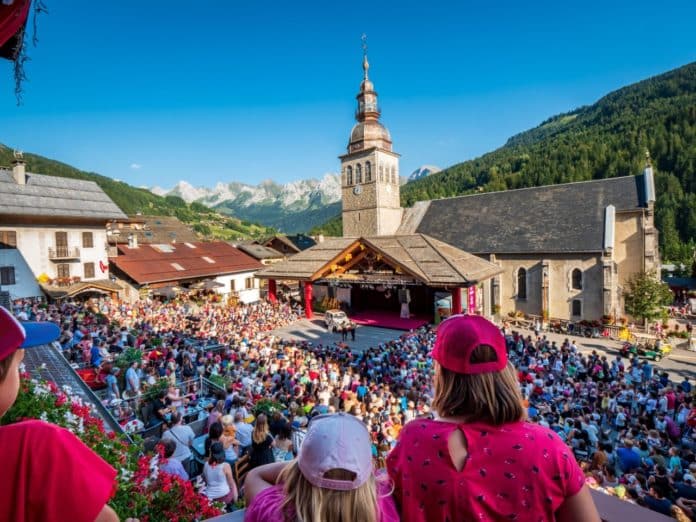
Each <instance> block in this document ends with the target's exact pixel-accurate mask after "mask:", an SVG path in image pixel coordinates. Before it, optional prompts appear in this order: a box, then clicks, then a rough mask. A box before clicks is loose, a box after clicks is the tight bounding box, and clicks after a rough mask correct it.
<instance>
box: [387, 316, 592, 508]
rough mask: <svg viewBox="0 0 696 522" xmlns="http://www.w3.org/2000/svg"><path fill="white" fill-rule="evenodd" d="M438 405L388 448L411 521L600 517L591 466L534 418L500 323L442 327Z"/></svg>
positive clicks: (436, 354) (459, 321)
mask: <svg viewBox="0 0 696 522" xmlns="http://www.w3.org/2000/svg"><path fill="white" fill-rule="evenodd" d="M432 356H433V359H434V361H435V362H434V366H435V377H434V387H435V394H434V399H433V409H434V410H435V411H436V412H437V414H438V415H439V418H438V419H437V420H428V419H415V420H413V421H411V422H409V423H408V424H406V426H404V428H403V429H402V430H401V434H400V436H399V442H398V444H397V445H396V447H395V448H394V449H393V450H392V452H391V453H390V455H389V456H388V457H387V469H388V471H389V475H390V477H391V478H392V480H393V481H394V487H395V490H394V496H395V497H396V502H397V505H398V506H399V508H400V512H401V520H402V521H405V522H430V521H434V520H438V521H443V522H444V521H451V522H454V521H457V520H475V521H482V520H484V521H485V520H489V521H494V520H514V521H518V522H521V521H530V522H545V521H552V520H559V521H583V522H584V521H587V522H599V520H600V519H599V515H598V514H597V510H596V508H595V506H594V503H593V501H592V498H591V496H590V493H589V490H588V489H587V486H585V485H584V476H583V473H582V470H581V469H580V467H579V466H578V464H577V462H576V461H575V457H574V456H573V453H572V451H571V450H570V449H569V448H568V447H567V446H566V445H565V444H564V443H563V441H561V439H560V438H559V437H558V436H557V435H556V434H555V433H554V432H553V431H551V430H549V429H546V428H544V427H542V426H538V425H535V424H529V423H527V422H525V417H526V415H525V411H524V408H523V406H522V397H521V395H520V392H519V386H518V384H517V379H516V376H515V371H514V369H513V367H512V366H511V365H509V364H508V362H507V351H506V346H505V339H504V338H503V336H502V334H501V333H500V330H499V329H498V328H497V327H496V326H495V325H494V324H493V323H491V322H489V321H487V320H486V319H484V318H482V317H480V316H473V315H467V316H461V315H459V316H454V317H452V318H450V319H448V320H446V321H445V322H443V323H442V324H441V325H440V327H439V328H438V332H437V339H436V341H435V347H434V349H433V353H432Z"/></svg>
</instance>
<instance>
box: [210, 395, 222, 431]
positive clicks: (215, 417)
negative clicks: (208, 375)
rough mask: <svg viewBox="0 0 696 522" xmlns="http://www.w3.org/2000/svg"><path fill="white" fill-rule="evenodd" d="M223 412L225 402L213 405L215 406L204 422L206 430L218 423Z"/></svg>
mask: <svg viewBox="0 0 696 522" xmlns="http://www.w3.org/2000/svg"><path fill="white" fill-rule="evenodd" d="M224 412H225V401H223V400H219V401H217V402H216V403H215V406H213V408H212V409H211V410H210V413H209V414H208V420H207V422H206V430H209V429H210V427H211V426H212V425H213V424H215V423H216V422H219V421H220V419H221V418H222V416H223V415H224Z"/></svg>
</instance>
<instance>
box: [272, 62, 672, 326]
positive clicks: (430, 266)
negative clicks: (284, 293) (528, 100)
mask: <svg viewBox="0 0 696 522" xmlns="http://www.w3.org/2000/svg"><path fill="white" fill-rule="evenodd" d="M368 70H369V64H368V62H367V56H365V57H364V59H363V80H362V83H361V84H360V91H359V93H358V95H357V100H358V109H357V111H356V120H357V122H356V123H355V125H354V126H353V128H352V130H351V133H350V138H349V140H348V147H347V153H346V154H345V155H343V156H340V160H341V179H342V181H341V184H342V204H343V216H342V217H343V236H344V243H340V242H338V243H336V241H337V240H327V241H329V242H330V245H331V246H334V247H336V248H328V247H327V245H326V244H324V245H323V246H322V243H319V244H318V245H316V246H315V247H312V248H310V249H308V250H305V251H304V252H302V254H299V253H298V254H296V255H295V256H294V257H293V258H289V259H288V260H287V261H286V262H284V263H279V264H276V265H273V267H269V268H266V269H265V270H263V271H262V272H261V274H260V277H265V278H268V279H269V280H272V282H269V293H272V292H271V290H272V289H273V288H275V280H286V279H292V278H295V279H298V280H300V281H304V284H305V296H312V295H321V294H322V293H324V292H326V291H328V292H329V293H330V294H331V295H332V296H333V295H335V294H336V291H334V290H332V287H338V288H339V290H337V292H338V293H339V294H340V299H339V300H340V302H341V303H342V304H346V305H347V306H348V307H350V309H351V311H356V310H357V311H358V312H359V311H360V309H361V308H363V309H365V308H380V307H383V306H386V307H390V308H391V309H392V310H396V309H398V306H399V305H400V304H402V303H400V302H397V303H391V304H389V299H386V300H385V295H386V294H387V293H386V291H385V290H384V289H385V285H386V288H387V289H389V288H390V287H393V288H398V289H402V290H403V289H407V288H408V287H409V285H416V286H418V285H420V286H424V287H427V288H430V290H426V289H424V288H421V289H420V290H417V291H416V290H415V289H411V291H410V295H411V296H415V299H413V301H416V300H422V299H425V300H426V302H424V303H415V302H412V303H411V308H412V309H417V310H420V311H422V312H423V313H426V312H427V311H429V310H433V309H434V308H436V303H439V302H441V301H442V293H443V292H447V293H448V297H447V299H449V301H450V302H451V311H452V312H455V313H457V312H459V311H468V312H470V313H479V314H484V315H487V316H491V315H496V314H500V315H506V314H508V313H524V314H528V315H537V316H539V317H547V318H557V319H565V320H573V321H577V320H597V319H601V318H602V316H614V317H621V316H623V315H624V311H623V310H624V307H623V297H622V292H623V289H624V288H625V285H626V282H627V281H628V279H629V278H630V277H631V276H632V275H633V274H635V273H637V272H641V271H649V270H657V269H658V268H659V266H660V260H659V252H658V246H657V245H658V241H657V231H656V229H655V225H654V212H655V209H654V205H655V185H654V178H653V171H652V167H651V166H650V163H649V161H648V163H647V165H646V167H645V170H644V172H643V173H642V174H640V175H637V176H626V177H620V178H613V179H603V180H595V181H587V182H580V183H568V184H562V185H554V186H546V187H535V188H528V189H520V190H510V191H504V192H492V193H484V194H474V195H469V196H461V197H454V198H447V199H440V200H433V201H422V202H419V203H417V204H415V205H414V206H413V207H412V208H407V209H404V208H402V207H401V203H400V190H399V189H400V185H399V154H397V153H396V152H395V151H394V150H393V148H392V138H391V135H390V133H389V131H388V130H387V128H386V127H385V126H384V125H383V124H382V123H381V122H380V116H381V112H380V108H379V105H378V102H377V93H376V91H375V88H374V85H373V83H372V81H370V79H369V78H368ZM385 241H386V243H385ZM396 244H399V245H401V246H402V247H405V248H395V249H394V252H395V253H398V257H395V256H393V255H389V249H388V248H385V245H392V246H393V245H396ZM339 247H342V248H339ZM356 249H357V250H356ZM450 249H453V250H451V251H452V252H456V254H454V255H453V257H454V259H456V262H455V261H452V259H453V257H452V256H446V258H445V259H444V260H442V259H440V260H438V259H437V257H438V256H437V253H436V252H437V251H438V250H442V251H445V250H448V251H449V250H450ZM470 254H474V255H475V256H476V257H477V258H478V259H479V260H481V261H485V263H486V264H485V265H482V266H481V265H477V264H476V263H472V259H471V257H469V255H470ZM356 256H358V259H357V260H356ZM409 258H410V262H409ZM375 260H379V261H380V262H379V263H377V262H376V261H375ZM310 261H311V262H310ZM413 263H415V264H416V265H418V267H420V268H419V270H416V269H415V268H413V269H409V267H410V266H411V265H412V264H413ZM438 263H441V265H440V266H438ZM451 263H455V264H452V268H453V269H455V270H456V271H457V273H458V274H459V277H458V278H454V279H452V281H451V283H449V284H447V283H446V282H443V281H442V280H441V279H438V277H436V274H430V272H431V270H435V271H436V272H437V271H439V270H442V269H443V266H444V265H446V264H451ZM456 263H463V265H458V264H456ZM377 266H379V269H377V268H376V267H377ZM375 270H377V272H378V273H376V272H375ZM378 281H379V282H378ZM323 286H326V287H328V290H327V288H322V287H323ZM341 288H342V289H343V290H340V289H341ZM373 288H374V289H379V290H380V292H378V293H374V292H372V290H371V289H373ZM365 292H370V293H369V294H368V295H365ZM379 294H381V295H379ZM389 295H390V296H391V295H393V292H390V293H389ZM400 295H404V294H403V293H402V294H400ZM305 301H307V299H305ZM356 304H357V306H356ZM310 313H311V310H310ZM431 315H432V314H431Z"/></svg>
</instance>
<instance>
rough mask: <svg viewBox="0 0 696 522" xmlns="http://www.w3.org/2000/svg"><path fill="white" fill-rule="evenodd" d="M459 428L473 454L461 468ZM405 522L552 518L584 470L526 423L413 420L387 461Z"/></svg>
mask: <svg viewBox="0 0 696 522" xmlns="http://www.w3.org/2000/svg"><path fill="white" fill-rule="evenodd" d="M455 429H459V430H461V431H462V433H463V434H464V437H465V438H466V441H467V447H468V457H467V460H466V463H465V465H464V467H463V468H462V470H461V471H457V470H456V469H455V467H454V465H453V464H452V460H451V458H450V455H449V449H448V445H447V441H448V439H449V436H450V434H451V433H452V432H453V431H454V430H455ZM387 469H388V471H389V475H390V477H391V478H392V480H393V481H394V487H395V490H394V496H395V497H396V502H397V504H398V505H399V507H400V512H401V520H402V521H404V522H429V521H432V520H442V521H447V520H449V521H454V520H477V521H480V520H491V521H492V520H514V521H517V522H521V521H530V522H544V521H547V520H554V519H555V516H554V513H555V511H556V510H557V509H558V508H559V506H560V505H561V504H562V503H563V501H564V500H565V499H566V498H568V497H571V496H573V495H575V494H576V493H578V491H580V489H581V488H582V486H583V484H584V476H583V472H582V470H581V469H580V466H578V463H577V462H576V460H575V457H574V456H573V453H572V451H571V450H570V449H569V448H568V446H566V445H565V444H564V443H563V441H562V440H561V439H560V437H559V436H558V435H556V433H554V432H553V431H551V430H549V429H547V428H544V427H543V426H539V425H536V424H530V423H527V422H515V423H511V424H505V425H503V426H498V427H495V426H489V425H487V424H480V423H467V424H455V423H450V422H440V421H433V420H421V419H416V420H413V421H411V422H409V423H408V424H406V425H405V426H404V428H403V429H402V430H401V434H400V435H399V442H398V444H397V445H396V447H395V448H394V449H393V450H392V452H391V453H390V454H389V456H388V457H387Z"/></svg>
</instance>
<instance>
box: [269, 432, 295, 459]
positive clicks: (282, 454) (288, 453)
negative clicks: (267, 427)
mask: <svg viewBox="0 0 696 522" xmlns="http://www.w3.org/2000/svg"><path fill="white" fill-rule="evenodd" d="M273 457H274V458H275V461H276V462H283V461H286V460H292V458H293V450H292V430H291V429H290V426H289V425H288V424H284V425H283V426H281V427H280V429H279V430H278V435H276V437H275V446H274V447H273Z"/></svg>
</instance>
